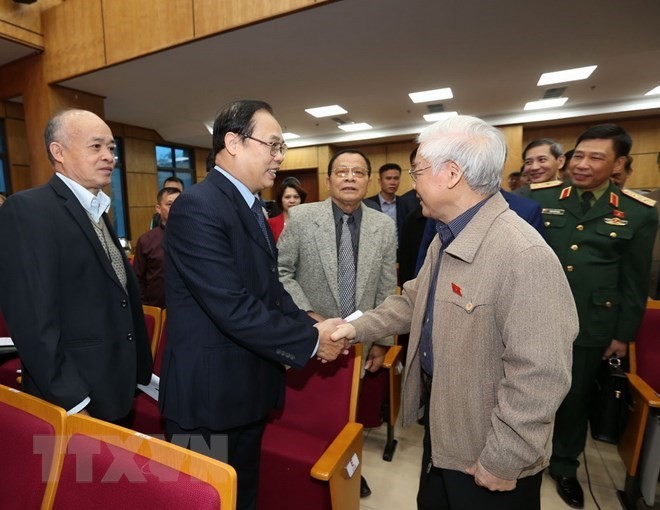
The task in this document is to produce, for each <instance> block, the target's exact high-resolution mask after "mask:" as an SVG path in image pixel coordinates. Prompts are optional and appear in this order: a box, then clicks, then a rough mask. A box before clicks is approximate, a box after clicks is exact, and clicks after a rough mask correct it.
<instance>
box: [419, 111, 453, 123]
mask: <svg viewBox="0 0 660 510" xmlns="http://www.w3.org/2000/svg"><path fill="white" fill-rule="evenodd" d="M456 115H458V112H437V113H427V114H426V115H424V120H425V121H426V122H435V121H436V120H442V119H448V118H449V117H456Z"/></svg>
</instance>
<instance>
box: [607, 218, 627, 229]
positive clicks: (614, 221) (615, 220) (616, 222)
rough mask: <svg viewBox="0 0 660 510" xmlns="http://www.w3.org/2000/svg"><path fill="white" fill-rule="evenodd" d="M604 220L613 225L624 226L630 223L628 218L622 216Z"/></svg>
mask: <svg viewBox="0 0 660 510" xmlns="http://www.w3.org/2000/svg"><path fill="white" fill-rule="evenodd" d="M603 221H604V222H605V223H607V224H608V225H613V226H616V227H622V226H624V225H627V224H628V220H622V219H621V218H617V217H614V218H603Z"/></svg>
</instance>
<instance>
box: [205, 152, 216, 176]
mask: <svg viewBox="0 0 660 510" xmlns="http://www.w3.org/2000/svg"><path fill="white" fill-rule="evenodd" d="M213 168H215V152H213V151H209V153H208V155H207V156H206V171H207V172H210V171H211V170H213Z"/></svg>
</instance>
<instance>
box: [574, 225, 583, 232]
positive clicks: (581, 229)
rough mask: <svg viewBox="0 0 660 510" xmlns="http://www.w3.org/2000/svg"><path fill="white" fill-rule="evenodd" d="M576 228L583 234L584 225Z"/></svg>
mask: <svg viewBox="0 0 660 510" xmlns="http://www.w3.org/2000/svg"><path fill="white" fill-rule="evenodd" d="M575 228H576V230H579V231H580V232H582V231H583V230H584V225H578V226H577V227H575Z"/></svg>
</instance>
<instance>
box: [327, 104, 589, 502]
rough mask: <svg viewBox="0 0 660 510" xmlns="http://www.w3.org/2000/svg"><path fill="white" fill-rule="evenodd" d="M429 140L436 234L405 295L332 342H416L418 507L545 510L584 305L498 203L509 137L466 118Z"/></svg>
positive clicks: (413, 410) (407, 406) (538, 241)
mask: <svg viewBox="0 0 660 510" xmlns="http://www.w3.org/2000/svg"><path fill="white" fill-rule="evenodd" d="M419 141H420V143H421V145H420V146H419V151H418V153H417V156H416V160H415V163H414V168H413V169H412V170H411V171H410V174H411V176H412V178H413V181H414V182H415V184H414V185H415V189H416V191H417V193H418V195H419V197H420V199H421V204H422V209H423V213H424V215H425V216H427V217H429V218H433V219H435V220H438V235H437V237H436V238H435V239H434V240H433V242H432V244H431V247H430V249H429V252H428V255H427V257H426V260H425V262H424V266H423V267H422V269H421V272H420V273H419V276H418V277H417V278H416V279H415V280H411V281H408V282H406V283H405V284H404V293H403V294H402V295H401V296H390V297H388V298H387V299H386V300H385V302H384V303H383V304H382V305H380V306H379V307H378V308H376V309H375V310H372V311H369V312H366V313H365V314H364V315H363V316H362V317H361V318H359V319H357V320H356V321H353V322H351V323H344V324H340V325H339V326H338V329H337V331H336V332H335V333H334V334H333V335H332V337H333V339H335V340H337V341H340V340H341V339H342V338H352V339H357V340H359V341H370V340H372V339H374V338H379V337H380V336H382V335H383V334H397V333H399V334H401V333H406V332H408V331H410V343H409V344H408V356H407V359H408V366H407V373H406V378H405V381H404V385H403V411H402V414H403V423H404V425H408V424H411V423H415V422H416V421H417V419H418V418H419V417H420V414H421V409H422V406H420V402H423V403H424V405H423V409H424V410H425V413H424V421H425V437H424V449H423V456H422V469H421V475H420V484H419V491H418V495H417V505H418V509H420V510H421V509H424V510H427V509H428V510H431V509H432V510H439V509H446V510H469V509H474V508H487V509H489V510H538V509H540V488H541V476H542V471H543V469H544V467H545V466H547V465H548V461H549V458H550V448H551V445H552V442H551V435H552V422H553V417H554V414H555V412H556V410H557V408H558V407H559V404H560V403H561V401H562V399H563V398H564V396H565V395H566V393H567V391H568V389H569V386H570V381H571V361H572V359H571V348H572V344H573V340H574V339H575V337H576V335H577V332H578V320H577V312H576V310H575V303H574V301H573V296H572V294H571V290H570V287H569V285H568V282H567V281H566V277H565V275H564V272H563V270H562V267H561V265H560V263H559V260H558V259H557V257H556V255H555V254H554V252H553V251H552V249H550V247H549V246H548V245H547V244H546V243H545V241H544V240H543V238H542V237H541V235H540V234H539V233H538V232H537V231H536V230H535V229H534V228H533V227H531V226H530V225H529V224H528V223H527V222H525V220H523V219H522V218H520V217H519V216H518V215H517V214H516V213H514V212H513V211H511V210H510V209H509V206H508V205H507V203H506V201H505V200H504V198H503V197H502V195H501V194H500V193H499V188H500V179H501V174H502V167H503V166H504V160H505V157H506V143H505V141H504V136H503V135H502V133H501V132H500V131H498V130H497V129H495V128H493V127H491V126H489V125H488V124H486V123H485V122H483V121H482V120H480V119H476V118H474V117H466V116H458V117H454V118H452V119H447V120H444V121H440V122H438V123H436V124H434V125H433V126H431V127H429V128H427V129H426V130H425V131H423V132H422V134H421V135H420V138H419Z"/></svg>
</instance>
